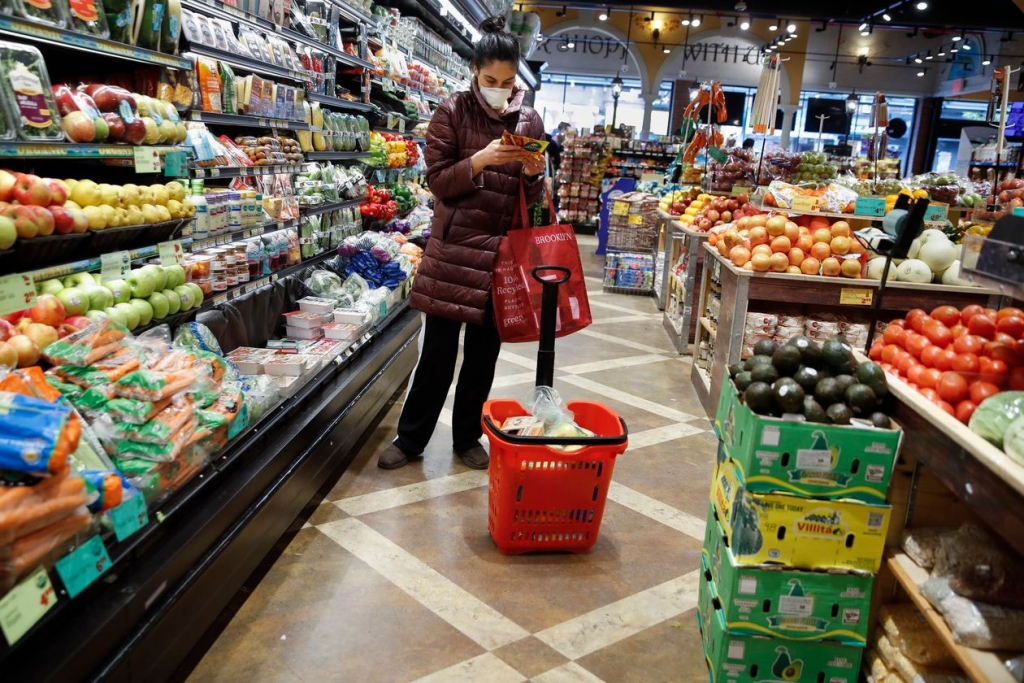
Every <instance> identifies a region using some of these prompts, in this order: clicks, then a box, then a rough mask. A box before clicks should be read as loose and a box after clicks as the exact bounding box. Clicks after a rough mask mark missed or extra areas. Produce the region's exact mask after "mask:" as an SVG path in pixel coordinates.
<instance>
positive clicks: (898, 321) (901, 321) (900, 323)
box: [889, 318, 907, 328]
mask: <svg viewBox="0 0 1024 683" xmlns="http://www.w3.org/2000/svg"><path fill="white" fill-rule="evenodd" d="M889 325H895V326H896V327H904V328H905V327H906V326H907V321H906V320H904V319H903V318H896V319H895V320H891V321H889Z"/></svg>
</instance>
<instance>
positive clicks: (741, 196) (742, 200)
mask: <svg viewBox="0 0 1024 683" xmlns="http://www.w3.org/2000/svg"><path fill="white" fill-rule="evenodd" d="M736 201H737V202H739V203H740V205H743V204H746V203H747V202H749V201H750V195H749V194H747V193H746V192H741V193H739V194H738V195H736Z"/></svg>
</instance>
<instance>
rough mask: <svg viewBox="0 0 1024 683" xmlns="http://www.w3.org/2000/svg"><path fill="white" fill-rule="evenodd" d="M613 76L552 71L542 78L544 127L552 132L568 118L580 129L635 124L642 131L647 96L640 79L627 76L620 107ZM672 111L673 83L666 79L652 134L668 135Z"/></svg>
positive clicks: (537, 102)
mask: <svg viewBox="0 0 1024 683" xmlns="http://www.w3.org/2000/svg"><path fill="white" fill-rule="evenodd" d="M612 78H613V77H607V78H606V77H597V76H573V75H570V74H548V73H545V74H543V75H542V77H541V84H542V85H541V89H540V90H539V91H537V98H536V100H535V101H534V105H533V106H534V108H535V109H536V110H537V112H538V113H539V114H540V115H541V117H542V118H543V119H544V129H545V130H547V131H552V130H554V129H555V128H557V127H558V124H559V123H561V122H563V121H565V122H568V123H569V124H571V125H572V126H573V127H574V128H576V129H577V130H581V129H583V128H589V129H590V130H593V129H594V127H595V126H606V125H610V124H611V123H612V115H613V114H614V116H615V124H616V125H620V124H624V125H627V126H633V127H634V128H635V129H636V131H637V132H638V133H639V132H640V131H641V130H643V127H644V126H643V124H644V104H645V103H644V97H643V88H642V87H641V84H640V81H639V80H636V79H624V81H623V86H622V94H621V95H620V96H619V106H618V109H617V110H616V108H615V100H614V98H613V97H612ZM671 110H672V82H671V81H663V82H662V84H661V88H660V89H659V90H658V97H657V99H656V100H655V101H654V103H653V105H652V111H651V128H650V130H651V134H652V135H667V134H668V126H669V118H670V116H671Z"/></svg>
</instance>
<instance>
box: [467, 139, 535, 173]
mask: <svg viewBox="0 0 1024 683" xmlns="http://www.w3.org/2000/svg"><path fill="white" fill-rule="evenodd" d="M522 152H523V150H522V149H520V148H519V147H516V146H515V145H503V144H501V140H492V141H491V143H490V144H489V145H487V146H486V147H484V148H483V149H482V150H480V151H479V152H477V153H476V154H474V155H473V156H472V164H473V175H474V176H476V175H477V174H478V173H480V171H482V170H484V169H485V168H487V167H488V166H501V165H502V164H507V163H509V162H510V161H516V159H517V158H518V157H519V155H520V154H522Z"/></svg>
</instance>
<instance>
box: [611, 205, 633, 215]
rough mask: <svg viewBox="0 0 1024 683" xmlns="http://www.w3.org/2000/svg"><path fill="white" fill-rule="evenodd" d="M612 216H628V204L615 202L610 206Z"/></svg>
mask: <svg viewBox="0 0 1024 683" xmlns="http://www.w3.org/2000/svg"><path fill="white" fill-rule="evenodd" d="M612 215H613V216H628V215H629V202H615V203H614V204H612Z"/></svg>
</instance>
